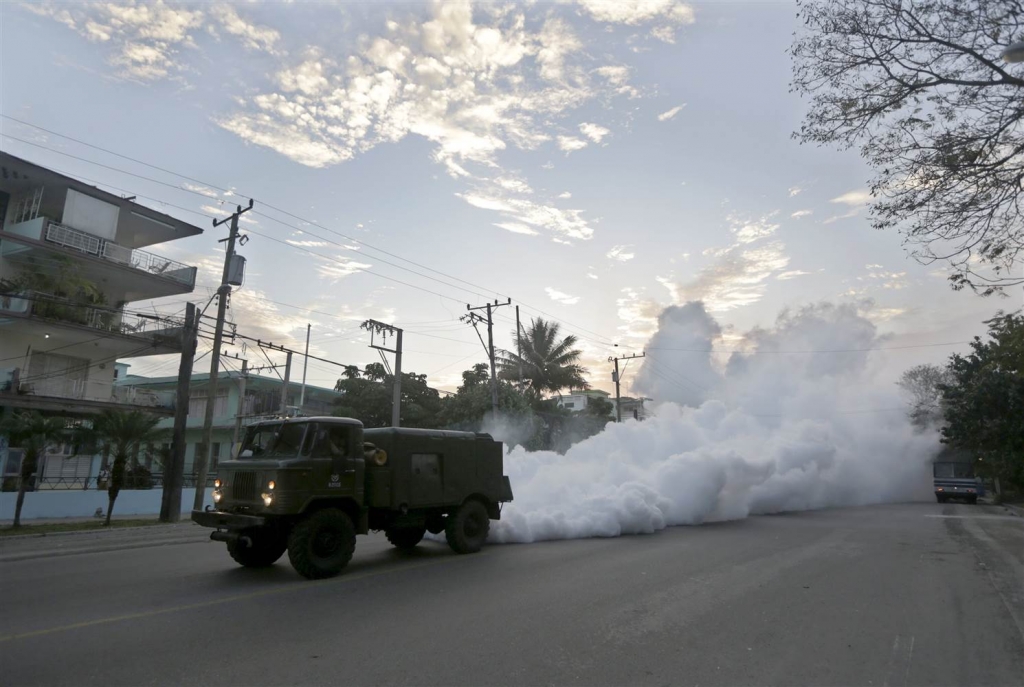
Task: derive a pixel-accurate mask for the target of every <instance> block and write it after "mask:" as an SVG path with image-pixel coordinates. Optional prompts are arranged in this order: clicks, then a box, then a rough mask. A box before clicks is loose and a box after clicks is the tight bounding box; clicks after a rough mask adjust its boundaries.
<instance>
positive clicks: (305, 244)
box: [287, 239, 369, 267]
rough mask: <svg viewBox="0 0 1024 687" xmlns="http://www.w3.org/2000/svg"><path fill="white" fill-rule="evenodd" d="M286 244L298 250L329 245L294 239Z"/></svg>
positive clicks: (323, 242)
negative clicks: (296, 247)
mask: <svg viewBox="0 0 1024 687" xmlns="http://www.w3.org/2000/svg"><path fill="white" fill-rule="evenodd" d="M287 242H288V243H289V244H291V245H293V246H298V247H299V248H323V247H325V246H329V245H330V244H329V243H328V242H327V241H309V240H303V241H297V240H295V239H287ZM367 267H369V265H367Z"/></svg>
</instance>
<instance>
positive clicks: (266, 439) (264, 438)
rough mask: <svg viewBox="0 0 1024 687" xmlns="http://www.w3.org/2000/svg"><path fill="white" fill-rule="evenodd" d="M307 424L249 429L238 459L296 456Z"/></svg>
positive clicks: (294, 423)
mask: <svg viewBox="0 0 1024 687" xmlns="http://www.w3.org/2000/svg"><path fill="white" fill-rule="evenodd" d="M307 427H309V423H308V422H282V423H277V422H275V423H273V424H261V425H257V426H255V427H250V428H249V431H248V432H247V433H246V435H245V441H244V442H243V443H242V450H241V453H239V457H244V458H270V457H274V458H280V457H282V456H297V455H299V449H300V448H301V447H302V440H303V437H304V436H305V434H306V428H307Z"/></svg>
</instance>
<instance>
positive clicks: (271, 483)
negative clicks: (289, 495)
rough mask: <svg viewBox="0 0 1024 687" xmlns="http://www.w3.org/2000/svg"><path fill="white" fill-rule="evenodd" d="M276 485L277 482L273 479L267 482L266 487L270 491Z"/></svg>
mask: <svg viewBox="0 0 1024 687" xmlns="http://www.w3.org/2000/svg"><path fill="white" fill-rule="evenodd" d="M276 486H277V484H275V483H274V480H270V482H268V483H267V489H269V490H270V491H274V487H276Z"/></svg>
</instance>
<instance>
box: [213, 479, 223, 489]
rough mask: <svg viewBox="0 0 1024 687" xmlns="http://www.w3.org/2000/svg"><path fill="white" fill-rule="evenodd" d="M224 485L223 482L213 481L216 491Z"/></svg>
mask: <svg viewBox="0 0 1024 687" xmlns="http://www.w3.org/2000/svg"><path fill="white" fill-rule="evenodd" d="M222 484H223V483H222V482H221V481H220V480H219V479H215V480H213V488H214V489H220V487H221V485H222Z"/></svg>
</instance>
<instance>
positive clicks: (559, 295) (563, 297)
mask: <svg viewBox="0 0 1024 687" xmlns="http://www.w3.org/2000/svg"><path fill="white" fill-rule="evenodd" d="M544 291H545V292H547V294H548V298H550V299H551V300H553V301H555V302H556V303H561V304H562V305H576V304H577V303H579V302H580V297H579V296H570V295H569V294H567V293H563V292H561V291H558V290H557V289H553V288H551V287H550V286H548V287H545V288H544Z"/></svg>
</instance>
